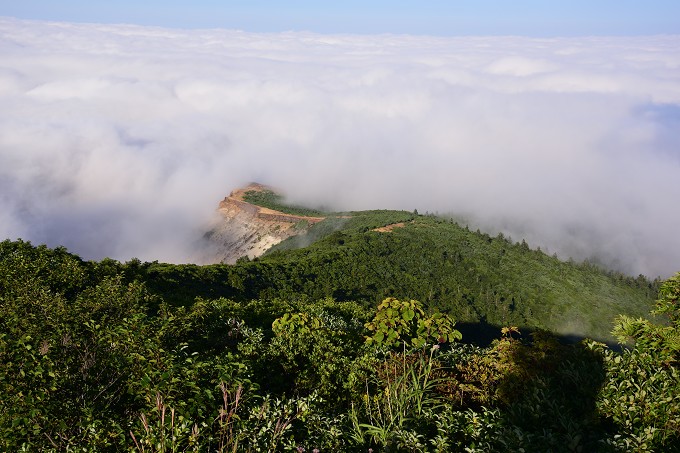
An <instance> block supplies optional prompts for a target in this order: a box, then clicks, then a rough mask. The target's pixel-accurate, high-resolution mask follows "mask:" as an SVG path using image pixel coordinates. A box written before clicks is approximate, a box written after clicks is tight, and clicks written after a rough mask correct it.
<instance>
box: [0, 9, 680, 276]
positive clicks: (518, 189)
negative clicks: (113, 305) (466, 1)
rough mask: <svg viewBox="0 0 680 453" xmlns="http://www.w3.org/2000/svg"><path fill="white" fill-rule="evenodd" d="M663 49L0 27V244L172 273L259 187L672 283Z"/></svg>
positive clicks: (675, 254) (678, 262)
mask: <svg viewBox="0 0 680 453" xmlns="http://www.w3.org/2000/svg"><path fill="white" fill-rule="evenodd" d="M679 40H680V37H677V36H653V37H636V38H568V39H529V38H510V37H508V38H504V37H488V38H484V37H478V38H434V37H409V36H390V35H380V36H351V35H347V36H344V35H333V36H329V35H316V34H310V33H277V34H251V33H244V32H239V31H227V30H195V31H184V30H168V29H160V28H150V27H149V28H145V27H137V26H122V25H121V26H115V25H83V24H77V25H76V24H66V23H46V22H28V21H19V20H15V19H9V18H5V19H0V107H2V108H0V194H1V195H0V209H1V210H2V212H3V216H2V220H0V236H1V237H11V238H15V237H23V238H24V239H29V240H32V241H34V242H47V243H48V244H50V245H58V244H64V245H66V246H68V247H69V248H70V249H71V250H73V251H74V252H76V253H79V254H82V255H83V256H85V257H87V258H101V257H103V256H112V257H115V258H120V259H128V258H130V257H132V256H137V257H139V258H142V259H148V260H153V259H159V260H169V261H184V260H186V259H188V257H190V256H191V246H192V245H193V244H192V243H193V240H194V239H195V238H197V237H199V236H200V233H201V228H202V227H203V225H204V224H205V222H207V221H209V219H210V216H211V215H212V211H213V210H214V208H215V207H216V204H217V202H218V201H219V200H220V199H221V198H222V197H223V196H224V195H226V194H227V193H228V192H229V191H230V190H231V189H232V188H234V187H235V186H237V185H239V184H242V183H244V182H247V181H251V180H259V181H261V182H265V183H269V184H273V185H276V186H280V187H281V188H282V189H284V190H285V191H287V192H288V193H289V194H290V195H291V196H292V197H294V198H295V199H296V200H299V201H307V202H313V203H324V204H326V205H328V204H330V205H334V206H336V207H337V208H341V209H363V208H402V209H408V210H411V209H414V208H418V209H419V210H420V211H426V210H429V211H438V212H440V213H445V212H453V213H458V214H463V215H465V216H468V218H470V219H471V221H472V222H475V224H476V225H479V226H481V227H482V228H484V229H487V230H489V231H498V230H503V232H504V233H506V234H510V235H511V236H512V237H513V238H515V239H520V238H521V237H526V238H527V239H528V241H529V243H530V244H531V245H534V246H538V245H540V246H541V247H542V248H544V249H548V250H549V251H550V252H553V251H556V252H558V253H560V254H562V256H564V257H567V256H573V257H574V258H576V259H584V258H591V257H598V258H599V259H601V260H603V261H604V262H606V263H608V264H611V265H615V266H618V267H619V268H621V269H624V270H625V271H627V272H630V273H635V274H636V273H645V274H647V275H651V276H656V275H658V274H661V275H664V276H665V275H669V274H671V273H672V272H674V271H676V270H679V269H680V235H678V234H677V231H678V226H679V225H680V210H678V209H677V208H675V205H676V204H677V200H678V199H680V185H679V184H678V183H677V180H678V175H680V136H678V134H677V133H676V132H675V131H677V127H678V125H680V71H678V69H679V68H680V50H679V49H680V48H679V47H678V41H679Z"/></svg>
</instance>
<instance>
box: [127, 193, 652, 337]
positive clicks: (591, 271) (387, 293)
mask: <svg viewBox="0 0 680 453" xmlns="http://www.w3.org/2000/svg"><path fill="white" fill-rule="evenodd" d="M245 199H246V200H247V201H250V202H253V203H260V204H262V205H263V206H265V207H267V208H270V209H276V210H279V211H283V212H289V213H291V214H298V215H312V214H313V215H322V214H323V216H325V217H326V219H325V220H324V221H322V222H320V223H316V224H314V225H313V226H311V227H310V228H309V230H308V232H307V234H303V235H299V236H294V237H292V238H289V239H287V240H286V241H284V242H282V243H280V244H278V245H276V246H274V247H273V248H272V249H270V250H269V251H268V252H267V253H266V254H265V256H262V257H260V258H258V259H256V260H255V261H253V262H247V261H248V260H247V259H243V260H240V261H239V262H238V263H237V265H236V266H224V265H213V266H201V267H199V266H193V265H185V266H177V265H168V264H159V263H137V264H138V266H136V267H135V266H132V267H135V269H128V271H129V272H132V271H134V272H137V274H135V275H136V277H137V278H139V279H142V280H144V281H145V282H147V284H148V287H149V288H150V290H151V291H152V292H154V293H157V294H159V295H161V296H162V297H163V298H164V300H166V301H167V302H169V303H172V304H174V305H186V304H190V303H191V302H192V301H193V300H194V298H195V297H196V296H201V297H207V298H211V297H229V298H232V299H234V300H239V301H247V300H251V299H257V298H263V299H272V298H283V299H300V298H307V299H308V300H318V299H322V298H326V297H332V298H333V299H335V300H337V301H355V302H357V303H359V304H361V305H362V306H364V307H367V308H369V307H373V306H375V305H376V304H377V303H378V302H380V301H381V300H382V299H384V298H385V297H397V298H413V299H416V300H419V301H421V302H422V303H423V304H424V305H425V306H426V307H427V308H428V309H438V310H441V311H443V312H445V313H447V314H450V315H451V316H453V317H455V318H456V319H457V320H459V321H460V322H464V323H466V324H469V325H470V329H471V330H469V332H470V333H472V334H473V335H474V334H475V331H476V330H479V329H478V327H480V326H481V328H482V329H484V328H485V327H488V326H496V327H497V328H498V329H500V327H501V326H504V325H511V324H512V325H517V326H520V327H522V328H531V329H533V328H543V329H548V330H551V331H553V332H556V333H560V334H563V335H571V336H574V337H583V336H589V337H591V338H596V339H599V340H603V341H610V340H612V338H613V337H612V336H611V335H610V331H611V320H612V319H613V318H614V317H615V316H616V315H617V314H620V313H624V314H629V315H633V316H642V315H644V314H646V313H648V312H649V310H650V309H651V307H652V303H653V300H654V297H655V295H656V290H657V288H658V282H652V281H649V280H648V279H647V278H645V277H643V276H640V277H638V278H631V277H628V276H625V275H622V274H617V273H612V272H606V271H604V270H602V269H600V268H598V267H597V266H594V265H590V264H588V263H580V264H575V263H572V262H563V261H560V260H559V259H557V258H556V257H553V256H549V255H546V254H545V253H543V252H541V251H540V250H533V249H531V248H530V247H529V245H527V243H526V242H524V241H521V242H517V243H515V242H513V241H512V240H511V239H510V238H505V237H503V236H502V235H498V236H496V237H490V236H489V235H487V234H483V233H480V232H474V231H469V230H468V229H467V228H466V227H461V226H460V225H458V224H457V223H455V222H453V221H451V220H447V219H444V218H439V217H435V216H430V215H417V214H414V213H410V212H405V211H361V212H344V213H322V212H321V211H319V210H309V209H306V208H302V207H299V206H294V207H289V206H287V205H285V204H284V203H283V201H282V200H281V198H280V197H278V196H277V195H276V194H273V193H271V192H247V193H246V197H245ZM389 225H396V226H395V227H390V228H387V229H385V230H383V231H379V229H380V228H381V227H385V226H389ZM498 329H496V330H498Z"/></svg>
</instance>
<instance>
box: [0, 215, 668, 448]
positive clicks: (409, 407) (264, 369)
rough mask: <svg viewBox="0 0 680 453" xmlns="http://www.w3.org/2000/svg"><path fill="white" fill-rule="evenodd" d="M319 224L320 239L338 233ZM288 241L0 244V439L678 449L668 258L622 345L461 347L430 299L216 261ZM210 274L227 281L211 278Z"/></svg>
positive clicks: (518, 335) (518, 337) (525, 338)
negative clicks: (329, 294) (319, 289)
mask: <svg viewBox="0 0 680 453" xmlns="http://www.w3.org/2000/svg"><path fill="white" fill-rule="evenodd" d="M365 220H366V219H364V221H365ZM358 221H359V222H362V221H361V220H358ZM427 222H429V220H428V221H427ZM427 222H426V223H425V225H429V223H427ZM435 224H436V223H435ZM361 228H363V227H361ZM433 228H434V227H433ZM395 231H396V230H395ZM404 231H407V227H404ZM364 233H365V232H364ZM345 234H347V235H348V236H351V234H350V233H345ZM376 234H381V233H376ZM382 234H385V233H382ZM370 235H371V236H372V235H373V233H371V234H370ZM332 236H333V234H331V235H329V236H328V237H327V238H326V239H324V240H321V241H320V242H319V244H321V245H323V242H324V241H326V240H328V241H333V242H335V243H336V244H337V241H336V239H333V238H332ZM343 240H344V239H343ZM402 240H403V238H402ZM349 242H350V243H351V239H350V241H349ZM338 245H344V244H338ZM334 247H335V246H334ZM519 247H520V248H522V249H523V247H521V246H519ZM323 250H327V248H326V247H325V246H324V247H322V248H321V249H320V251H319V253H321V251H323ZM295 253H304V250H300V251H298V252H295ZM527 253H535V252H527ZM285 256H286V254H285V253H284V254H282V255H281V256H276V254H274V256H272V257H271V258H268V259H271V260H272V261H271V262H270V261H268V259H263V260H261V261H260V262H258V263H245V264H243V265H240V266H234V267H214V266H208V267H190V266H189V267H187V266H174V267H166V266H162V265H159V264H153V263H140V262H138V261H131V262H129V263H125V264H123V263H118V262H116V261H113V260H103V261H101V262H85V261H82V260H81V259H80V258H78V257H77V256H75V255H72V254H69V253H68V252H67V251H66V250H64V249H61V248H58V249H48V248H46V247H44V246H40V247H34V246H32V245H31V244H29V243H25V242H22V241H16V242H11V241H4V242H2V243H0V364H2V366H1V367H0V394H1V395H2V398H0V449H2V450H4V451H73V450H87V451H196V452H198V451H220V452H227V451H229V452H232V451H248V452H250V451H253V452H254V451H303V449H304V451H315V450H318V451H347V452H356V451H369V449H373V451H422V452H425V451H428V452H430V451H431V452H447V451H463V450H464V451H480V452H482V451H484V452H494V451H495V452H504V451H521V450H524V451H604V452H608V451H673V449H675V448H677V446H678V445H680V373H679V372H678V366H679V360H680V347H679V346H678V345H679V342H678V328H679V327H680V325H679V324H678V320H679V319H680V315H679V314H678V304H677V302H678V300H679V298H680V274H679V275H678V276H676V277H674V278H672V279H670V280H668V281H667V282H666V283H664V284H663V286H662V287H661V291H660V292H659V296H658V298H659V300H658V302H657V310H656V311H657V316H658V317H659V320H657V321H656V322H650V321H645V320H643V319H637V318H633V317H630V316H628V317H622V318H619V320H618V321H617V325H616V328H615V333H616V334H617V336H619V337H620V339H621V340H622V341H623V340H627V341H629V344H630V346H631V348H629V349H625V350H623V351H622V352H616V351H612V350H610V349H609V348H608V347H607V346H606V345H604V344H602V343H597V342H593V341H584V342H581V343H579V344H573V345H567V344H564V343H560V342H559V341H557V338H556V337H555V336H554V335H552V334H550V333H549V332H546V331H535V332H534V333H533V334H532V335H528V334H527V332H523V331H522V330H521V329H517V328H516V327H514V326H507V327H506V328H504V329H503V332H502V334H501V335H500V336H499V338H498V339H497V340H495V341H494V342H493V343H492V344H491V345H490V346H488V347H484V348H482V347H479V346H474V345H463V344H458V343H457V342H456V340H457V339H458V338H460V335H459V333H458V332H457V331H456V327H457V326H456V325H454V319H452V318H451V317H450V316H447V315H446V314H444V313H441V312H436V311H433V310H432V305H433V304H430V305H431V307H429V309H428V307H424V306H423V304H421V303H419V302H416V301H414V300H412V299H407V298H402V299H395V298H386V299H385V300H384V301H382V303H381V304H380V305H377V304H373V305H370V304H369V303H368V301H367V300H366V301H364V302H362V303H356V302H339V301H335V300H332V299H321V300H314V299H310V298H309V297H291V298H272V299H269V298H257V299H253V300H251V299H248V298H246V297H245V296H244V294H245V292H244V291H245V288H247V281H246V280H239V281H237V277H238V276H239V275H241V276H243V275H245V274H233V275H232V274H229V273H226V274H224V272H225V269H231V270H233V271H234V272H244V271H243V269H246V270H248V269H249V268H250V267H251V266H255V265H257V266H270V270H272V269H276V266H277V265H285V264H286V263H287V260H288V259H291V258H290V257H288V258H285ZM284 258H285V259H284ZM577 269H581V268H577ZM583 269H585V270H588V268H585V267H584V268H583ZM580 271H583V270H579V272H580ZM588 272H592V271H590V270H588ZM224 275H226V276H228V277H229V278H232V279H233V281H232V283H233V287H232V286H229V285H223V286H219V285H217V286H216V285H213V284H212V283H210V282H214V281H217V280H219V279H220V278H221V277H223V276H224ZM598 275H601V274H598ZM150 277H152V278H151V279H149V278H150ZM161 277H162V278H161ZM601 278H605V277H604V276H602V277H601ZM173 279H175V280H173ZM201 281H204V282H207V283H209V284H206V285H205V286H201V284H200V282H201ZM162 282H165V283H164V284H167V285H168V287H166V288H163V286H162V284H161V283H162ZM239 282H240V283H239ZM239 284H243V286H241V287H240V289H239ZM634 286H635V285H632V286H630V288H631V291H633V289H635V288H634ZM177 288H183V292H182V293H181V294H179V295H176V297H174V299H173V302H174V305H170V304H168V303H166V301H165V300H164V297H166V296H167V295H171V294H173V292H175V291H176V290H177ZM228 288H232V289H230V291H233V292H234V294H236V295H238V297H237V298H219V297H214V298H198V299H192V300H191V301H189V302H187V303H186V304H185V305H181V304H180V302H182V301H183V300H187V301H188V299H186V298H188V297H189V295H190V294H191V293H192V292H194V293H198V292H201V291H203V292H210V291H217V292H219V291H225V292H226V291H227V290H228ZM234 288H236V289H234ZM638 290H640V289H639V288H638ZM624 293H625V292H624ZM633 293H634V291H633Z"/></svg>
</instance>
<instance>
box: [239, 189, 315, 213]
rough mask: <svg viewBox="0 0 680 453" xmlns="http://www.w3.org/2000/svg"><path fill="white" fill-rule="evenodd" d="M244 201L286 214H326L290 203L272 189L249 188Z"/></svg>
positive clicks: (244, 195)
mask: <svg viewBox="0 0 680 453" xmlns="http://www.w3.org/2000/svg"><path fill="white" fill-rule="evenodd" d="M243 201H246V202H248V203H251V204H254V205H257V206H262V207H263V208H269V209H273V210H275V211H281V212H285V213H286V214H292V215H299V216H306V217H323V216H324V215H326V213H325V212H324V211H320V210H317V209H309V208H306V207H304V206H295V205H291V204H288V203H286V202H285V200H284V199H283V197H282V196H281V195H279V194H277V193H276V192H273V191H271V190H248V191H247V192H246V193H244V194H243Z"/></svg>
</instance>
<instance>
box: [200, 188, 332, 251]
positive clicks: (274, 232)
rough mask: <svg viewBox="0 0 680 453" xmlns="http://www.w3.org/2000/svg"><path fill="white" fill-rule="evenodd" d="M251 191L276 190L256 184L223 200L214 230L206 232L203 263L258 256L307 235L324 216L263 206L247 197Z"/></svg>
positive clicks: (213, 226) (234, 192) (218, 210)
mask: <svg viewBox="0 0 680 453" xmlns="http://www.w3.org/2000/svg"><path fill="white" fill-rule="evenodd" d="M251 190H255V191H262V190H272V189H271V188H269V187H266V186H263V185H261V184H256V183H252V184H249V185H248V186H246V187H244V188H241V189H237V190H234V191H233V192H232V193H231V194H229V196H228V197H225V198H224V200H222V201H221V202H220V203H219V207H218V209H217V214H216V218H215V221H214V222H213V225H212V226H211V229H210V231H208V233H206V234H205V237H204V244H203V247H202V250H203V251H202V253H201V255H202V256H201V257H200V258H199V259H198V260H197V261H199V262H202V263H228V264H233V263H235V262H236V260H237V259H239V258H241V257H244V256H247V257H248V258H251V259H252V258H255V257H258V256H260V255H262V254H263V253H264V252H266V251H267V250H268V249H269V248H270V247H272V246H274V245H276V244H278V243H279V242H281V241H283V240H284V239H287V238H289V237H291V236H295V235H299V234H306V232H307V229H308V228H309V226H311V225H313V224H315V223H317V222H320V221H321V220H323V219H324V218H323V217H305V216H297V215H291V214H286V213H283V212H280V211H274V210H272V209H267V208H263V207H260V206H256V205H253V204H251V203H248V202H246V201H244V200H243V195H244V194H245V193H246V192H248V191H251Z"/></svg>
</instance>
